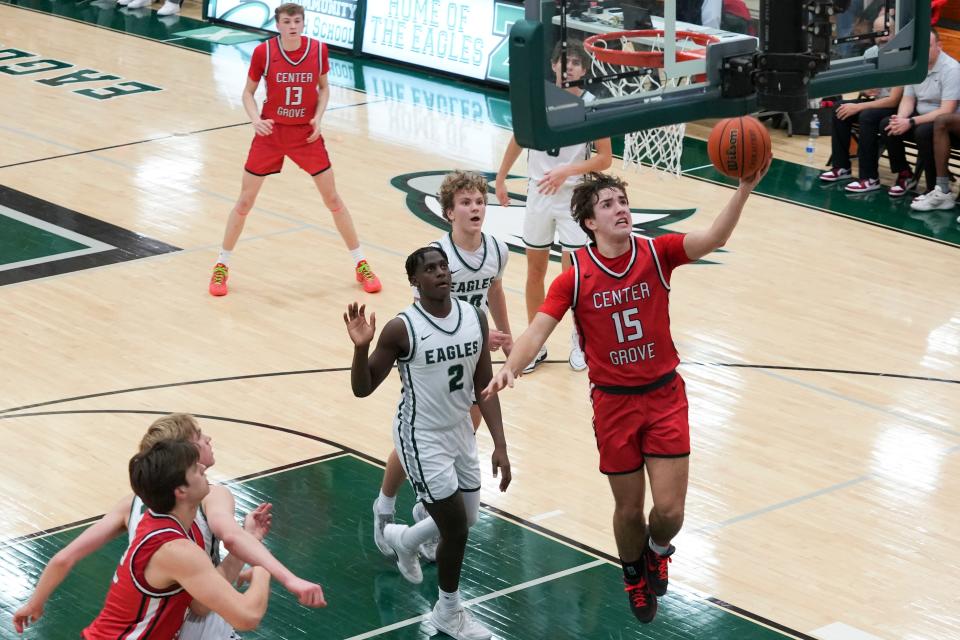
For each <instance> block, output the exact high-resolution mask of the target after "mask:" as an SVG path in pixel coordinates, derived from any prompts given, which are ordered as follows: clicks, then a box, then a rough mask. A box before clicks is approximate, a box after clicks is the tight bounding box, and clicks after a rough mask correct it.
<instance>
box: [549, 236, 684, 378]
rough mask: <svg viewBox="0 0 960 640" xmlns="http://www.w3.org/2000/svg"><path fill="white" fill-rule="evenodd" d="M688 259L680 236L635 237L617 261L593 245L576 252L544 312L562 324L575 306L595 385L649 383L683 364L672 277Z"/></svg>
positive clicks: (555, 284) (574, 312)
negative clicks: (673, 318) (675, 331)
mask: <svg viewBox="0 0 960 640" xmlns="http://www.w3.org/2000/svg"><path fill="white" fill-rule="evenodd" d="M688 262H690V259H689V258H688V257H687V253H686V251H685V250H684V248H683V235H682V234H677V233H671V234H667V235H664V236H660V237H659V238H655V239H649V238H638V237H634V238H632V242H631V244H630V250H629V251H627V252H626V253H624V254H623V255H620V256H617V257H616V258H612V259H611V258H605V257H603V256H601V255H600V252H599V251H598V250H597V247H596V245H593V244H590V245H587V246H586V247H583V248H582V249H578V250H577V251H576V252H575V253H574V254H573V268H571V269H568V270H566V271H565V272H563V273H562V274H560V275H559V276H558V277H557V278H556V280H554V281H553V284H551V285H550V291H549V293H548V294H547V298H546V300H545V301H544V303H543V306H542V307H540V311H542V312H543V313H546V314H548V315H550V316H552V317H553V318H555V319H557V320H560V319H561V318H563V314H564V313H566V311H567V309H573V317H574V321H575V322H576V325H577V330H578V332H579V334H580V346H581V348H582V349H583V353H584V355H585V356H586V360H587V367H588V373H589V377H590V382H591V383H593V384H595V385H598V386H610V387H637V386H641V385H645V384H649V383H651V382H654V381H655V380H657V379H659V378H661V377H663V376H664V375H666V374H668V373H670V372H671V371H673V370H674V369H676V368H677V365H678V364H680V358H679V356H678V355H677V349H676V347H675V346H674V344H673V338H672V336H671V335H670V310H669V295H670V274H671V273H672V272H673V269H674V268H675V267H678V266H680V265H682V264H686V263H688Z"/></svg>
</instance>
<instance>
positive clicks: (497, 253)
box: [430, 233, 509, 314]
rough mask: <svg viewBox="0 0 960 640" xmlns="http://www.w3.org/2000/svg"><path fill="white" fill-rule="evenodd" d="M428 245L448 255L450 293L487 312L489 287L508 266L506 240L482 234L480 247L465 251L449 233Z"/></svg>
mask: <svg viewBox="0 0 960 640" xmlns="http://www.w3.org/2000/svg"><path fill="white" fill-rule="evenodd" d="M430 244H431V245H433V246H435V247H439V248H440V249H442V250H443V252H444V253H445V254H447V261H448V264H449V266H450V280H451V285H450V296H451V297H452V298H457V299H459V300H463V301H464V302H469V303H470V304H472V305H473V306H475V307H476V308H478V309H480V310H481V311H483V313H485V314H486V313H487V312H488V311H489V308H490V302H489V299H488V298H489V294H490V286H491V285H492V284H493V283H494V281H495V280H500V279H502V278H503V270H504V269H506V267H507V256H508V255H509V250H508V249H507V245H506V243H505V242H503V241H501V240H497V239H496V238H494V237H493V236H491V235H487V234H486V233H481V234H480V248H479V249H478V250H477V251H474V252H468V251H464V250H463V249H461V248H460V247H458V246H457V245H455V244H454V243H453V234H450V233H448V234H447V235H445V236H443V237H442V238H440V239H439V240H437V241H436V242H431V243H430Z"/></svg>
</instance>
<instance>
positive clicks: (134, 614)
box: [81, 510, 203, 640]
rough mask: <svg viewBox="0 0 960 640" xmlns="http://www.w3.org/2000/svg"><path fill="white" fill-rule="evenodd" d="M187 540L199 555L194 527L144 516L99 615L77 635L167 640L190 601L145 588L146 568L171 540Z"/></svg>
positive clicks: (175, 588)
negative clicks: (155, 554)
mask: <svg viewBox="0 0 960 640" xmlns="http://www.w3.org/2000/svg"><path fill="white" fill-rule="evenodd" d="M183 539H186V540H192V541H193V542H196V543H197V546H199V547H200V548H201V549H203V535H202V534H201V532H200V528H199V527H198V526H197V523H196V522H194V523H193V524H192V525H191V526H190V530H189V532H188V531H185V530H184V528H183V525H181V524H180V521H179V520H177V519H176V518H175V517H173V516H172V515H169V514H163V513H156V512H154V511H152V510H147V512H146V513H145V514H144V515H143V518H142V519H141V520H140V524H139V525H137V531H136V534H135V535H134V538H133V541H132V542H131V543H130V546H129V547H127V550H126V551H125V552H124V554H123V557H122V558H121V559H120V566H118V567H117V572H116V573H115V574H114V575H113V582H112V583H111V584H110V590H109V591H107V599H106V602H104V604H103V609H101V610H100V615H98V616H97V618H96V619H95V620H94V621H93V622H91V623H90V626H89V627H87V628H86V629H84V630H83V633H82V634H81V637H82V638H84V639H85V640H133V639H134V638H136V639H137V640H172V639H173V638H175V637H176V635H177V632H178V631H180V627H181V626H182V625H183V618H184V616H185V615H186V613H187V609H188V608H189V606H190V601H191V600H193V596H191V595H190V594H189V593H187V592H186V591H184V589H183V587H181V586H180V585H177V584H174V585H171V586H168V587H164V588H162V589H157V588H155V587H153V586H151V585H150V584H148V583H147V578H146V571H147V564H148V563H149V562H150V558H151V557H153V554H154V553H155V552H156V551H157V549H159V548H160V547H162V546H163V545H164V544H166V543H168V542H171V541H173V540H183Z"/></svg>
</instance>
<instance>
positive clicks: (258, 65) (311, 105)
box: [247, 36, 330, 124]
mask: <svg viewBox="0 0 960 640" xmlns="http://www.w3.org/2000/svg"><path fill="white" fill-rule="evenodd" d="M329 70H330V61H329V59H328V57H327V45H326V44H324V43H322V42H319V41H318V40H314V39H313V38H308V37H306V36H301V38H300V48H299V49H297V50H296V51H284V49H283V46H281V44H280V37H279V36H277V37H276V38H271V39H269V40H267V41H266V42H261V43H260V44H259V45H257V48H256V49H254V51H253V56H252V57H251V59H250V71H249V72H248V74H247V77H249V78H250V79H251V80H253V81H254V82H259V81H260V78H261V77H262V78H263V79H264V82H265V83H266V85H267V99H266V100H264V102H263V109H262V110H261V113H260V117H261V118H263V119H264V120H273V121H274V122H276V123H278V124H307V123H309V122H310V120H312V119H313V117H314V116H315V115H317V101H318V99H319V94H318V93H317V83H318V82H319V81H320V76H322V75H325V74H326V73H327V71H329Z"/></svg>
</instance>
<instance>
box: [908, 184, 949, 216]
mask: <svg viewBox="0 0 960 640" xmlns="http://www.w3.org/2000/svg"><path fill="white" fill-rule="evenodd" d="M956 204H957V198H956V196H954V195H953V193H952V192H949V191H948V192H946V193H944V192H943V191H941V190H940V187H934V188H933V191H930V192H929V193H925V194H924V195H922V196H920V197H919V198H914V200H913V202H911V203H910V208H911V209H913V210H914V211H933V210H934V209H953V208H954V207H955V206H956Z"/></svg>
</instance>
